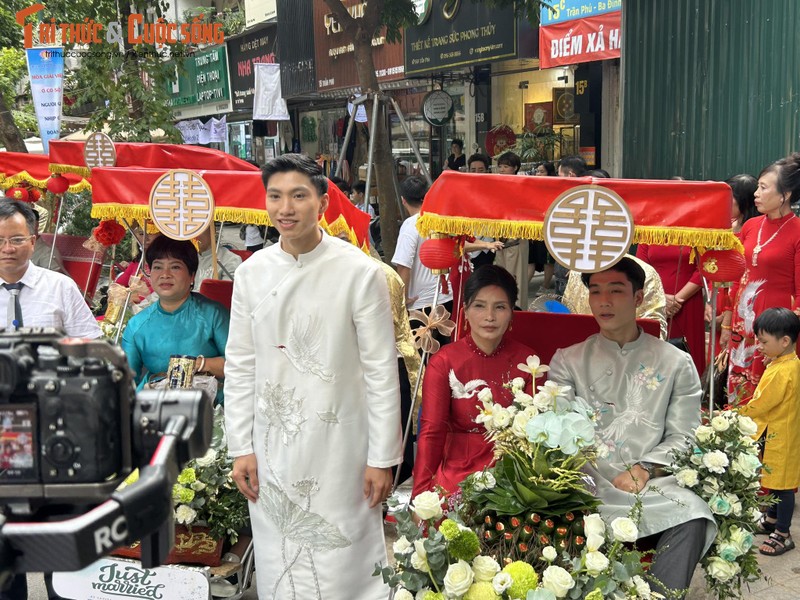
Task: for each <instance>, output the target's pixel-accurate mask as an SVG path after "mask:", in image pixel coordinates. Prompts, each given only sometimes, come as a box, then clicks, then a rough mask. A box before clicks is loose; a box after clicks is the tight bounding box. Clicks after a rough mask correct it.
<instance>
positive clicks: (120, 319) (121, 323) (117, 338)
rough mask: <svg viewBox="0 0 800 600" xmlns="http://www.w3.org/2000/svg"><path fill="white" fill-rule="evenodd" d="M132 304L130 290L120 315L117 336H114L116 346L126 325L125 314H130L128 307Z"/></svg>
mask: <svg viewBox="0 0 800 600" xmlns="http://www.w3.org/2000/svg"><path fill="white" fill-rule="evenodd" d="M130 303H131V290H130V288H128V294H127V295H126V296H125V304H123V305H122V312H121V313H119V322H118V323H117V334H116V335H115V336H114V345H118V344H119V337H120V336H121V335H122V326H123V325H124V324H125V313H127V312H128V305H129V304H130Z"/></svg>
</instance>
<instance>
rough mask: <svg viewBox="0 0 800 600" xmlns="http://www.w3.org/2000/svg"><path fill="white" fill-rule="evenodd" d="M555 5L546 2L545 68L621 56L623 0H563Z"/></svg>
mask: <svg viewBox="0 0 800 600" xmlns="http://www.w3.org/2000/svg"><path fill="white" fill-rule="evenodd" d="M553 7H554V8H553V10H551V9H550V8H547V7H545V6H542V12H541V26H540V27H539V61H540V63H539V66H540V67H541V68H542V69H549V68H552V67H558V66H562V65H574V64H579V63H584V62H591V61H595V60H606V59H610V58H619V57H620V48H621V46H622V0H561V1H560V2H556V3H553Z"/></svg>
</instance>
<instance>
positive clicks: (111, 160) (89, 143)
mask: <svg viewBox="0 0 800 600" xmlns="http://www.w3.org/2000/svg"><path fill="white" fill-rule="evenodd" d="M83 161H84V162H85V163H86V166H87V167H89V168H90V169H94V168H95V167H113V166H114V165H116V164H117V150H116V149H115V148H114V142H113V141H111V138H110V137H108V136H107V135H106V134H105V133H102V132H100V131H95V132H94V133H93V134H92V135H90V136H89V137H88V138H87V139H86V143H85V144H84V145H83Z"/></svg>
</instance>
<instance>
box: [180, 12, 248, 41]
mask: <svg viewBox="0 0 800 600" xmlns="http://www.w3.org/2000/svg"><path fill="white" fill-rule="evenodd" d="M200 15H203V18H202V19H200V20H199V22H200V23H207V24H214V23H219V24H221V25H222V31H223V32H224V33H225V36H226V37H228V36H232V35H236V34H237V33H241V32H242V31H244V25H245V14H244V11H242V10H231V9H230V8H226V9H225V10H223V11H222V12H216V10H215V9H214V7H213V6H196V7H194V8H189V9H187V10H185V11H183V21H184V22H185V23H191V22H192V21H193V20H194V19H195V18H196V17H199V16H200Z"/></svg>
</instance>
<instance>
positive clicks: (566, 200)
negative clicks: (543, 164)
mask: <svg viewBox="0 0 800 600" xmlns="http://www.w3.org/2000/svg"><path fill="white" fill-rule="evenodd" d="M544 241H545V244H546V245H547V249H548V250H549V252H550V254H551V255H552V256H553V258H554V259H555V260H556V261H557V262H558V263H559V264H560V265H561V266H563V267H566V268H567V269H570V270H571V271H580V272H582V273H596V272H597V271H602V270H604V269H607V268H609V267H611V266H612V265H614V264H616V263H617V262H618V261H619V260H620V259H621V258H622V257H623V256H625V254H626V253H627V252H628V249H629V248H630V246H631V242H632V241H633V217H632V216H631V211H630V209H629V208H628V205H627V204H625V201H624V200H623V199H622V198H621V197H620V196H619V195H618V194H616V193H615V192H613V191H611V190H610V189H608V188H605V187H602V186H599V185H581V186H578V187H574V188H571V189H569V190H567V191H566V192H564V193H563V194H561V195H560V196H559V197H558V198H556V200H555V202H553V204H552V205H551V206H550V208H549V209H548V211H547V215H546V216H545V219H544Z"/></svg>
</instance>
